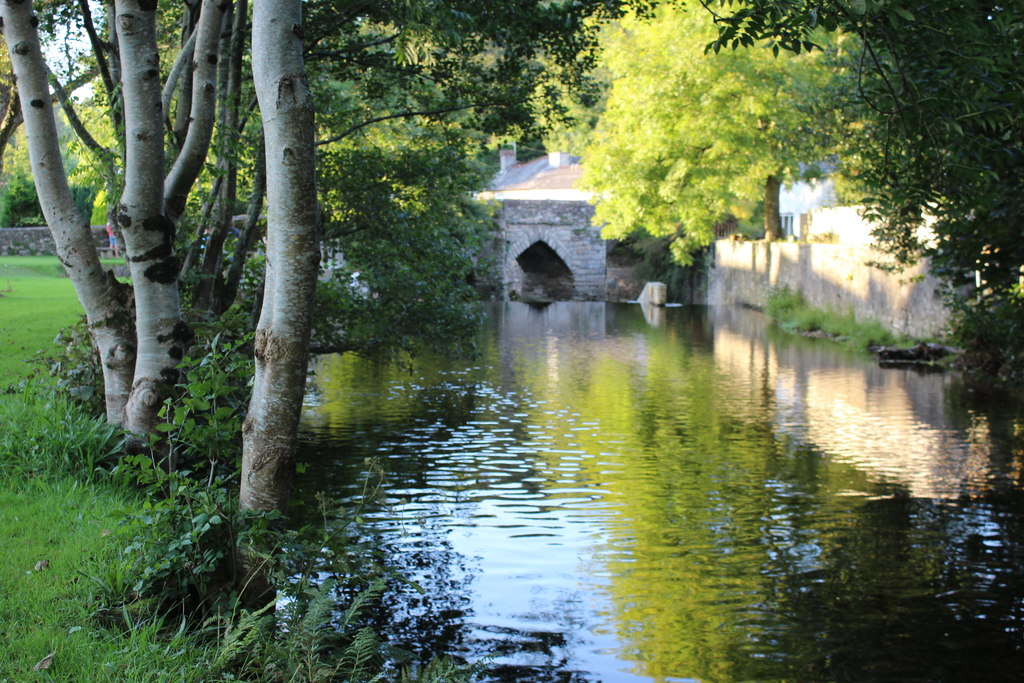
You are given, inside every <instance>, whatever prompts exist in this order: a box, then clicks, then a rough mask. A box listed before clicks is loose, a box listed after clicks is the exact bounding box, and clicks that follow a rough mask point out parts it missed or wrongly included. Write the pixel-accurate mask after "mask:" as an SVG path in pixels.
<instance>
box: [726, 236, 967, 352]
mask: <svg viewBox="0 0 1024 683" xmlns="http://www.w3.org/2000/svg"><path fill="white" fill-rule="evenodd" d="M714 248H715V257H714V266H713V267H712V269H711V272H710V274H709V283H708V303H709V304H712V305H714V304H748V305H752V306H757V307H761V306H764V304H765V302H766V301H767V298H768V295H769V294H770V293H771V290H772V289H773V288H776V287H789V288H790V289H791V290H793V291H797V292H800V293H802V294H803V296H804V299H805V300H806V301H807V302H808V303H809V304H811V305H812V306H815V307H817V308H831V309H833V310H836V311H846V310H851V311H853V313H854V315H855V316H856V317H857V318H858V319H861V320H866V319H870V320H877V321H879V322H881V323H882V324H883V325H885V326H886V327H888V328H889V329H890V330H891V331H893V332H896V333H903V334H908V335H911V336H914V337H932V336H937V335H940V334H942V333H943V332H944V331H945V330H946V328H947V325H948V322H949V310H948V309H947V308H946V307H945V305H944V304H943V302H942V295H941V292H942V289H941V284H940V282H939V281H938V280H937V279H936V278H935V277H933V276H932V275H930V274H928V272H927V266H926V264H919V265H918V266H916V267H915V268H912V269H908V270H906V271H904V272H902V273H888V272H885V271H883V270H880V269H878V268H877V267H874V266H871V265H869V262H870V261H873V260H874V261H883V260H884V259H885V256H884V255H883V254H882V253H880V252H878V251H876V250H875V249H873V248H872V247H868V246H848V245H840V244H797V243H792V242H773V243H765V242H733V241H730V240H719V241H717V242H716V243H715V247H714Z"/></svg>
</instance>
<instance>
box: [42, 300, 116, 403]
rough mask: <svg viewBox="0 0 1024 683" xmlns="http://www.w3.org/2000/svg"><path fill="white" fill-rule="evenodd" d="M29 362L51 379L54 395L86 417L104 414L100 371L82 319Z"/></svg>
mask: <svg viewBox="0 0 1024 683" xmlns="http://www.w3.org/2000/svg"><path fill="white" fill-rule="evenodd" d="M33 362H34V363H35V365H36V366H37V367H39V368H41V369H43V371H44V372H46V373H47V374H48V375H49V376H51V377H53V378H54V380H55V384H54V386H55V388H56V390H57V393H59V394H61V395H63V396H65V397H66V398H67V399H69V400H71V401H73V402H75V403H78V404H79V405H81V406H82V407H83V408H84V409H85V410H86V411H87V412H88V413H89V414H90V415H96V416H99V415H103V414H104V410H105V408H104V398H103V370H102V368H101V367H100V357H99V352H98V351H97V350H96V348H95V347H94V346H93V342H92V335H90V334H89V326H88V324H87V323H86V320H85V316H82V318H80V319H79V321H78V322H77V323H75V324H74V325H71V326H70V327H66V328H64V329H63V330H61V331H60V332H58V333H57V337H56V338H55V339H54V340H53V347H52V348H51V349H48V350H47V351H44V352H40V353H38V354H36V356H35V357H34V358H33Z"/></svg>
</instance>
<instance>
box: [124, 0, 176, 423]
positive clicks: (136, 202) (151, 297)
mask: <svg viewBox="0 0 1024 683" xmlns="http://www.w3.org/2000/svg"><path fill="white" fill-rule="evenodd" d="M114 8H115V22H116V27H117V38H118V43H119V45H120V47H121V92H122V97H123V100H124V122H125V184H124V192H123V194H122V195H121V204H120V206H118V211H117V216H118V223H119V224H120V226H121V230H122V232H123V234H124V241H125V247H126V251H127V260H128V265H129V268H130V271H131V276H132V286H133V288H134V290H135V309H136V314H135V319H136V338H137V341H138V354H137V358H136V362H135V378H134V382H133V384H132V390H131V395H130V396H129V397H128V403H127V406H126V409H125V422H124V426H125V427H127V428H128V429H129V430H130V431H132V432H134V433H136V434H148V433H152V432H154V431H155V427H156V422H157V410H159V407H160V404H161V402H162V401H163V399H164V397H165V396H166V395H167V392H168V390H169V388H170V386H171V385H173V384H174V383H175V382H176V381H177V370H176V366H177V365H178V363H179V362H180V360H181V358H182V356H183V355H184V352H185V349H186V348H187V346H188V343H189V341H190V340H191V332H190V330H189V328H188V326H187V325H185V323H184V321H183V320H182V317H181V303H180V299H179V296H178V262H177V259H176V258H175V255H174V224H173V222H172V221H171V220H169V219H168V218H167V217H166V216H165V215H164V176H163V174H164V142H163V111H162V105H161V91H162V88H161V82H160V57H159V53H158V52H157V44H156V3H155V2H153V0H117V2H115V4H114Z"/></svg>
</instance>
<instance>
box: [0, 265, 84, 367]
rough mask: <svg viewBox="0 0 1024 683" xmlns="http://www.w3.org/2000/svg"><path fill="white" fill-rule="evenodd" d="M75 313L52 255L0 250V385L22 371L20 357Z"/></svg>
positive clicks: (46, 342) (67, 283)
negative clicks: (2, 252) (7, 253)
mask: <svg viewBox="0 0 1024 683" xmlns="http://www.w3.org/2000/svg"><path fill="white" fill-rule="evenodd" d="M81 315H82V307H81V306H80V305H79V303H78V298H77V297H76V296H75V290H74V287H72V286H71V280H69V279H68V278H67V277H65V275H64V268H63V266H61V264H60V261H58V260H57V257H56V256H0V387H3V386H6V385H8V384H11V383H13V382H16V381H18V380H20V379H22V378H24V377H25V376H26V375H28V373H29V371H30V369H31V368H30V366H29V365H28V363H26V360H28V359H29V358H31V357H32V356H33V355H35V353H36V352H37V351H42V350H44V349H47V348H49V347H50V345H51V344H52V343H53V338H54V337H55V336H57V332H59V331H60V330H61V329H62V328H64V327H67V326H68V325H71V324H73V323H74V322H75V321H77V320H78V319H79V317H80V316H81Z"/></svg>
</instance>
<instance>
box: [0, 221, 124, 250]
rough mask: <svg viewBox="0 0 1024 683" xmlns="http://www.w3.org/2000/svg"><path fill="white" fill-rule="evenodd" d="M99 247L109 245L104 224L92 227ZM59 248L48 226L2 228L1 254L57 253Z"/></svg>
mask: <svg viewBox="0 0 1024 683" xmlns="http://www.w3.org/2000/svg"><path fill="white" fill-rule="evenodd" d="M92 237H93V240H94V241H95V242H96V246H97V247H100V248H102V247H105V246H106V245H107V231H106V228H105V227H103V226H99V227H96V226H94V227H93V228H92ZM56 253H57V248H56V247H55V246H54V244H53V237H52V236H50V229H49V228H47V227H46V226H43V227H39V228H0V256H35V255H38V254H56Z"/></svg>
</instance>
